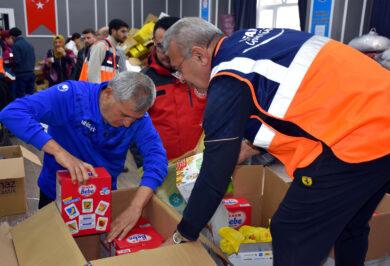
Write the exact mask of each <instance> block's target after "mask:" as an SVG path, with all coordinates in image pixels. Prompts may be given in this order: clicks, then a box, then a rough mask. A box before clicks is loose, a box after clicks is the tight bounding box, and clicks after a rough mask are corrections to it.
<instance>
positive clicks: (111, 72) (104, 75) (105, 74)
mask: <svg viewBox="0 0 390 266" xmlns="http://www.w3.org/2000/svg"><path fill="white" fill-rule="evenodd" d="M103 41H104V42H105V44H106V47H107V50H106V54H105V56H104V60H103V62H102V64H101V66H100V82H104V81H109V80H111V79H112V78H113V77H114V76H115V74H116V71H117V69H118V67H117V66H118V65H117V64H118V63H117V58H116V57H117V55H116V48H114V47H113V46H112V44H111V43H110V41H109V40H107V39H105V40H103ZM90 51H91V50H90ZM90 51H89V52H90ZM89 52H88V55H87V57H86V58H85V60H84V63H83V66H82V68H81V73H80V77H79V80H83V81H87V80H88V61H89ZM107 53H111V54H112V55H113V57H112V58H113V62H109V61H108V60H107ZM109 65H112V67H111V66H109Z"/></svg>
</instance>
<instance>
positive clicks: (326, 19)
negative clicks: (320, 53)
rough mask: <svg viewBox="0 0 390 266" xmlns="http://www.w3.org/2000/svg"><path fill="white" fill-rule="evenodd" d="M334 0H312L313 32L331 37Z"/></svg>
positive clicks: (311, 22)
mask: <svg viewBox="0 0 390 266" xmlns="http://www.w3.org/2000/svg"><path fill="white" fill-rule="evenodd" d="M332 14H333V0H312V2H311V12H310V29H309V31H310V32H311V33H314V34H316V35H320V36H327V37H330V27H331V25H332V23H331V19H332Z"/></svg>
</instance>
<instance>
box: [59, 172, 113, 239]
mask: <svg viewBox="0 0 390 266" xmlns="http://www.w3.org/2000/svg"><path fill="white" fill-rule="evenodd" d="M95 171H96V173H97V176H92V173H89V174H90V176H91V178H90V179H89V180H88V181H87V182H86V184H78V183H75V184H73V183H72V180H71V176H70V173H69V172H68V171H66V170H63V171H58V172H57V199H56V203H57V206H58V208H59V209H60V210H61V214H62V218H63V219H64V222H65V223H66V224H67V225H68V228H69V231H70V232H71V233H72V235H73V236H81V235H90V234H96V233H103V232H109V230H110V219H111V176H110V174H109V173H108V172H107V171H106V170H105V169H104V168H103V167H97V168H95Z"/></svg>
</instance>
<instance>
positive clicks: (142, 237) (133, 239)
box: [126, 234, 152, 244]
mask: <svg viewBox="0 0 390 266" xmlns="http://www.w3.org/2000/svg"><path fill="white" fill-rule="evenodd" d="M151 239H152V237H151V236H150V235H147V234H134V235H131V236H129V237H128V238H127V239H126V241H127V242H129V243H131V244H136V243H140V242H147V241H150V240H151Z"/></svg>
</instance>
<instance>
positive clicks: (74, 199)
mask: <svg viewBox="0 0 390 266" xmlns="http://www.w3.org/2000/svg"><path fill="white" fill-rule="evenodd" d="M79 200H80V198H72V197H68V198H66V199H63V200H62V202H63V203H64V205H68V204H71V203H75V202H78V201H79Z"/></svg>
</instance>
